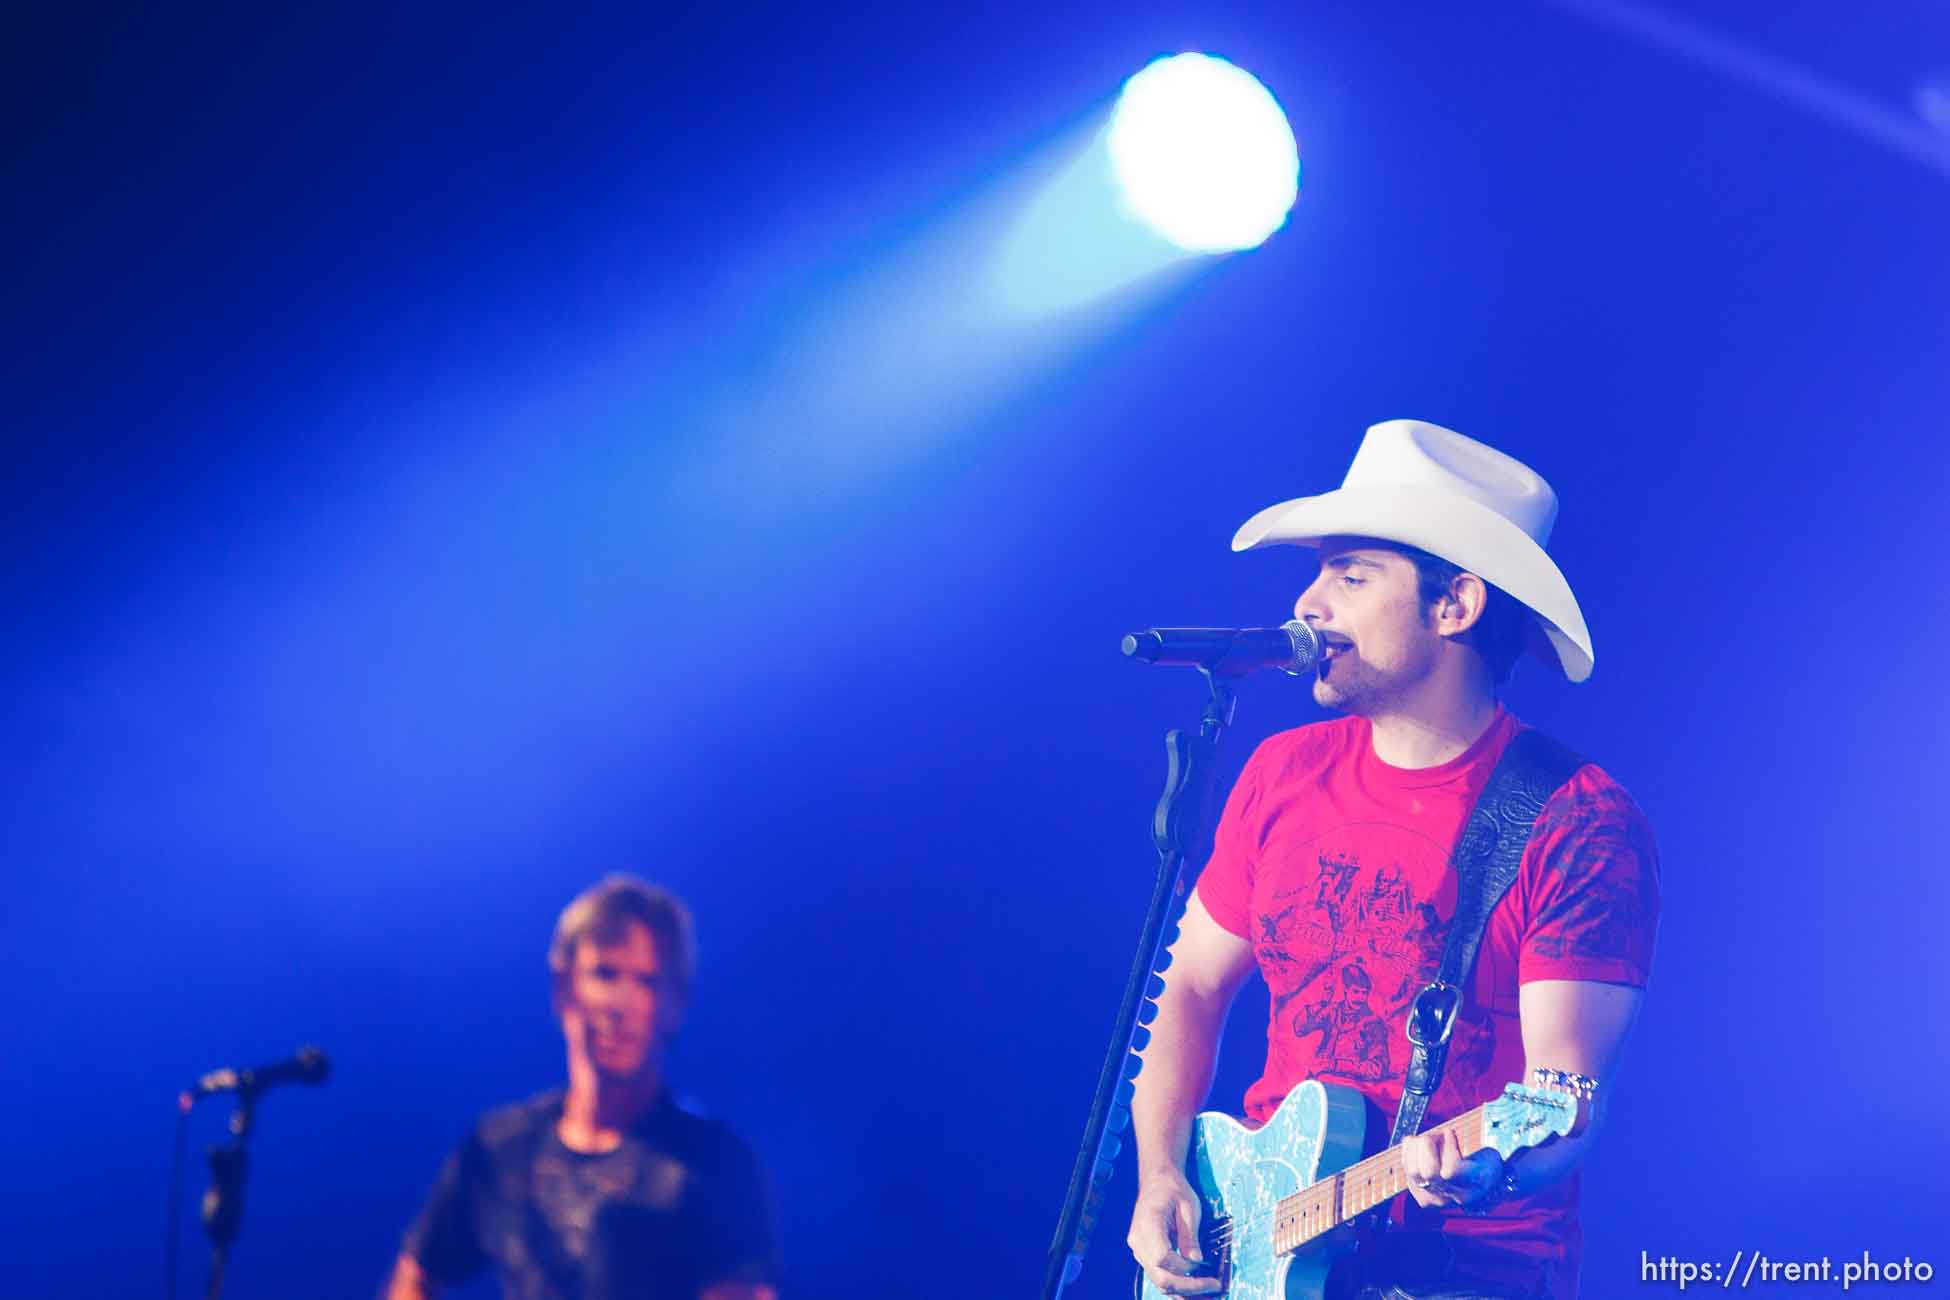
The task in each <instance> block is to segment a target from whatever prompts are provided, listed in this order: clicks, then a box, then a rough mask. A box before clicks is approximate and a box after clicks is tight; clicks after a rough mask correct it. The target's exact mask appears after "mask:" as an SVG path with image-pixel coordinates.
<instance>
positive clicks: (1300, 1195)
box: [1273, 1105, 1489, 1255]
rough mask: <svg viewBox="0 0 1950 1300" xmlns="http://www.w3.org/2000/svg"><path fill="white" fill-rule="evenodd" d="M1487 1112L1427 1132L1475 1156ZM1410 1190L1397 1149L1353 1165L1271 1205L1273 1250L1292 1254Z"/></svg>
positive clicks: (1477, 1111) (1463, 1116) (1481, 1145)
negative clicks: (1443, 1135) (1446, 1136)
mask: <svg viewBox="0 0 1950 1300" xmlns="http://www.w3.org/2000/svg"><path fill="white" fill-rule="evenodd" d="M1488 1109H1489V1107H1488V1106H1486V1105H1485V1106H1478V1107H1477V1108H1476V1109H1475V1110H1472V1111H1468V1112H1466V1113H1465V1114H1461V1115H1458V1116H1456V1117H1455V1118H1454V1119H1452V1120H1449V1121H1448V1122H1447V1123H1443V1124H1438V1125H1436V1126H1435V1127H1434V1128H1432V1129H1429V1130H1428V1131H1429V1132H1431V1133H1435V1132H1449V1133H1453V1134H1455V1136H1456V1142H1457V1145H1458V1146H1460V1147H1461V1149H1462V1153H1463V1155H1464V1156H1472V1155H1474V1154H1476V1153H1477V1152H1478V1151H1481V1150H1482V1149H1483V1148H1484V1147H1485V1146H1487V1145H1488V1143H1486V1142H1485V1141H1484V1140H1483V1124H1484V1119H1485V1112H1486V1111H1487V1110H1488ZM1407 1190H1408V1172H1407V1170H1406V1169H1404V1168H1403V1166H1402V1149H1401V1148H1400V1147H1399V1146H1392V1147H1389V1148H1388V1149H1387V1150H1386V1151H1383V1152H1381V1153H1380V1154H1378V1155H1372V1156H1369V1157H1368V1158H1367V1159H1366V1160H1362V1161H1359V1162H1357V1163H1355V1164H1351V1165H1349V1166H1348V1167H1347V1168H1345V1169H1343V1170H1341V1171H1340V1172H1339V1173H1337V1174H1330V1175H1329V1176H1328V1177H1326V1178H1323V1179H1321V1180H1320V1181H1319V1182H1317V1183H1315V1184H1314V1185H1313V1186H1311V1187H1308V1188H1306V1189H1305V1190H1304V1191H1299V1192H1295V1193H1294V1194H1293V1195H1291V1196H1289V1197H1287V1198H1285V1199H1284V1200H1282V1201H1280V1202H1279V1204H1278V1205H1276V1206H1274V1207H1273V1215H1274V1220H1273V1251H1274V1253H1275V1254H1278V1255H1288V1254H1291V1253H1293V1252H1294V1251H1296V1250H1298V1249H1299V1248H1300V1247H1302V1246H1304V1245H1306V1244H1307V1243H1308V1242H1310V1241H1312V1240H1313V1239H1314V1238H1315V1237H1318V1236H1320V1235H1321V1234H1322V1233H1326V1232H1331V1231H1332V1230H1333V1229H1335V1228H1337V1227H1339V1226H1340V1225H1342V1224H1343V1223H1346V1222H1348V1221H1349V1220H1351V1219H1354V1218H1356V1217H1357V1216H1359V1215H1361V1214H1365V1213H1366V1212H1367V1211H1369V1210H1371V1209H1373V1208H1374V1207H1375V1206H1377V1205H1380V1204H1381V1203H1382V1202H1384V1201H1389V1200H1393V1199H1394V1198H1395V1197H1397V1196H1400V1195H1401V1194H1402V1193H1403V1192H1405V1191H1407Z"/></svg>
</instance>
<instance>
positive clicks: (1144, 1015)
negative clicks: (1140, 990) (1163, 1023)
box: [1138, 998, 1158, 1025]
mask: <svg viewBox="0 0 1950 1300" xmlns="http://www.w3.org/2000/svg"><path fill="white" fill-rule="evenodd" d="M1157 1018H1158V1004H1157V1003H1155V1002H1153V1001H1152V1000H1151V999H1150V998H1146V999H1145V1000H1144V1001H1142V1002H1140V1003H1138V1023H1139V1024H1140V1025H1148V1024H1150V1023H1151V1022H1152V1021H1153V1020H1156V1019H1157Z"/></svg>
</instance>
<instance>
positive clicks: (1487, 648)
mask: <svg viewBox="0 0 1950 1300" xmlns="http://www.w3.org/2000/svg"><path fill="white" fill-rule="evenodd" d="M1394 549H1395V550H1398V551H1400V552H1401V553H1402V554H1403V555H1406V556H1407V557H1408V558H1409V559H1410V560H1413V561H1414V562H1415V576H1416V579H1417V582H1418V585H1419V588H1420V591H1419V595H1420V596H1421V600H1422V606H1423V608H1424V609H1426V608H1428V607H1429V606H1430V605H1433V604H1435V603H1436V602H1437V601H1439V600H1441V599H1442V598H1443V597H1445V596H1447V595H1448V594H1449V590H1450V588H1451V586H1453V585H1454V583H1455V581H1456V578H1457V576H1458V575H1459V574H1463V573H1467V572H1469V570H1467V569H1465V568H1463V567H1462V566H1461V565H1459V564H1451V563H1449V561H1447V560H1445V559H1443V558H1442V557H1441V556H1439V555H1430V554H1429V553H1428V552H1427V551H1418V550H1416V549H1415V548H1414V547H1413V546H1396V547H1394ZM1477 577H1478V578H1481V577H1482V575H1481V574H1478V575H1477ZM1483 588H1484V590H1485V591H1487V592H1488V594H1489V599H1488V601H1487V603H1485V604H1484V606H1483V614H1482V617H1480V618H1478V619H1477V620H1476V623H1475V625H1474V626H1473V627H1471V628H1470V629H1469V630H1468V631H1467V632H1464V633H1463V634H1462V641H1463V644H1465V645H1471V646H1475V647H1476V652H1477V653H1478V654H1480V655H1482V656H1483V662H1484V663H1485V664H1487V665H1489V670H1490V680H1491V681H1493V682H1495V683H1496V684H1497V685H1498V686H1501V685H1502V684H1503V683H1504V682H1507V681H1509V680H1510V670H1511V669H1513V668H1515V667H1516V666H1517V660H1519V659H1521V658H1522V657H1523V652H1524V646H1525V642H1526V639H1527V637H1528V635H1529V631H1530V619H1531V614H1530V611H1529V610H1528V609H1525V608H1524V607H1523V605H1522V604H1521V603H1519V602H1518V600H1517V598H1516V597H1515V596H1512V595H1511V594H1510V593H1509V592H1507V591H1505V590H1503V588H1501V587H1498V586H1496V585H1495V584H1493V583H1490V582H1484V583H1483Z"/></svg>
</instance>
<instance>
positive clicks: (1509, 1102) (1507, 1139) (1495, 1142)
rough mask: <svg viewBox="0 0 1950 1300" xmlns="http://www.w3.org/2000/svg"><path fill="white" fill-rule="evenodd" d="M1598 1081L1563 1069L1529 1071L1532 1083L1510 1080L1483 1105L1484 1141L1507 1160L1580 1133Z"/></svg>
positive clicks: (1588, 1118)
mask: <svg viewBox="0 0 1950 1300" xmlns="http://www.w3.org/2000/svg"><path fill="white" fill-rule="evenodd" d="M1597 1089H1598V1085H1597V1083H1596V1082H1595V1081H1594V1080H1591V1079H1588V1078H1586V1077H1585V1076H1584V1075H1582V1074H1571V1073H1568V1072H1566V1071H1564V1070H1545V1069H1537V1070H1532V1071H1531V1086H1529V1087H1525V1086H1524V1085H1523V1084H1520V1083H1513V1084H1510V1085H1508V1086H1507V1087H1505V1088H1504V1089H1503V1095H1502V1096H1501V1097H1498V1098H1497V1099H1496V1100H1495V1101H1492V1102H1490V1103H1488V1104H1487V1105H1485V1106H1484V1107H1483V1145H1484V1146H1489V1147H1495V1148H1496V1153H1497V1154H1498V1155H1500V1156H1502V1157H1503V1158H1504V1159H1505V1160H1508V1159H1509V1158H1510V1157H1511V1156H1512V1155H1515V1154H1516V1153H1517V1152H1519V1151H1522V1150H1524V1149H1525V1148H1527V1147H1534V1146H1538V1145H1540V1144H1542V1143H1544V1142H1547V1141H1549V1140H1550V1139H1551V1138H1554V1137H1571V1136H1574V1135H1576V1134H1578V1133H1582V1132H1583V1131H1584V1130H1585V1129H1586V1128H1587V1127H1589V1126H1590V1123H1591V1115H1592V1109H1591V1101H1592V1098H1593V1097H1594V1096H1595V1095H1596V1093H1597Z"/></svg>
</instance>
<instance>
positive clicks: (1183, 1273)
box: [1127, 1170, 1219, 1295]
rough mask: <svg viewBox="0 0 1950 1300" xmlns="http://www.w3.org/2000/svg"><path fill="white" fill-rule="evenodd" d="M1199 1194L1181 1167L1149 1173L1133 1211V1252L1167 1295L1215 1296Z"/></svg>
mask: <svg viewBox="0 0 1950 1300" xmlns="http://www.w3.org/2000/svg"><path fill="white" fill-rule="evenodd" d="M1199 1217H1200V1210H1199V1203H1198V1194H1197V1193H1196V1192H1194V1191H1192V1185H1191V1184H1190V1183H1189V1182H1187V1181H1186V1180H1185V1175H1184V1174H1182V1173H1180V1172H1178V1171H1177V1170H1171V1171H1168V1172H1161V1173H1158V1174H1155V1175H1152V1176H1149V1177H1147V1178H1145V1179H1144V1180H1143V1182H1142V1184H1141V1185H1140V1186H1139V1188H1138V1198H1137V1210H1136V1212H1135V1213H1133V1214H1132V1215H1131V1235H1130V1236H1129V1238H1127V1240H1128V1241H1129V1243H1130V1247H1131V1254H1132V1255H1133V1256H1134V1257H1135V1258H1136V1259H1137V1262H1138V1265H1139V1266H1140V1267H1141V1268H1143V1269H1144V1276H1145V1278H1146V1280H1148V1281H1149V1282H1150V1283H1151V1285H1152V1286H1154V1287H1156V1288H1157V1289H1158V1290H1160V1291H1162V1292H1164V1294H1166V1295H1213V1294H1216V1293H1217V1292H1218V1290H1219V1279H1218V1278H1216V1277H1212V1276H1211V1275H1210V1274H1211V1269H1210V1268H1209V1267H1208V1266H1207V1265H1206V1263H1205V1257H1204V1254H1203V1252H1201V1251H1200V1249H1199V1244H1198V1224H1199Z"/></svg>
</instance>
